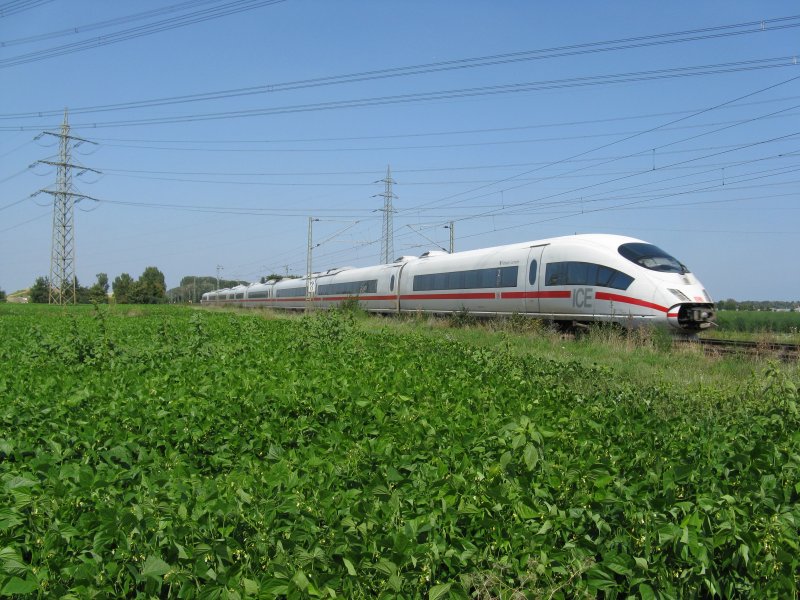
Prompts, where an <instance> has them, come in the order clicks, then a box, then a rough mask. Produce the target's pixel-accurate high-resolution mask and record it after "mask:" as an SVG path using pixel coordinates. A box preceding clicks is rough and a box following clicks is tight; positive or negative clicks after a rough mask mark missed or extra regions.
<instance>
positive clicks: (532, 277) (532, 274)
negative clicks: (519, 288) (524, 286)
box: [528, 260, 539, 285]
mask: <svg viewBox="0 0 800 600" xmlns="http://www.w3.org/2000/svg"><path fill="white" fill-rule="evenodd" d="M538 268H539V264H538V263H537V262H536V261H535V260H532V261H531V268H530V269H529V270H528V283H530V284H531V285H533V284H535V283H536V270H537V269H538Z"/></svg>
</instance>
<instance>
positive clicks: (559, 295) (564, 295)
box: [500, 290, 572, 300]
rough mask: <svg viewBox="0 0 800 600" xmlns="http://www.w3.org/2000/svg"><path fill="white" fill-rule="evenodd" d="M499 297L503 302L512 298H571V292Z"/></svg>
mask: <svg viewBox="0 0 800 600" xmlns="http://www.w3.org/2000/svg"><path fill="white" fill-rule="evenodd" d="M500 297H501V298H503V299H504V300H506V299H512V298H571V297H572V292H571V291H569V290H559V291H556V292H503V293H501V294H500Z"/></svg>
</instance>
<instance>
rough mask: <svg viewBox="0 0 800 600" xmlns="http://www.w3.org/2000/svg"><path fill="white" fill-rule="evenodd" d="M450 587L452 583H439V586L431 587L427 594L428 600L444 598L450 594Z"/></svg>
mask: <svg viewBox="0 0 800 600" xmlns="http://www.w3.org/2000/svg"><path fill="white" fill-rule="evenodd" d="M452 586H453V584H452V583H440V584H439V585H435V586H433V587H432V588H431V589H430V591H429V592H428V600H438V599H439V598H444V596H445V595H446V594H448V593H449V592H450V588H451V587H452Z"/></svg>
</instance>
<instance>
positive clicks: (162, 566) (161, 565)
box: [142, 555, 171, 579]
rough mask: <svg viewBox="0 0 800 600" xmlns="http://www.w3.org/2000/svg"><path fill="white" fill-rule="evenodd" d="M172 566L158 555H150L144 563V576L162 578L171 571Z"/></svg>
mask: <svg viewBox="0 0 800 600" xmlns="http://www.w3.org/2000/svg"><path fill="white" fill-rule="evenodd" d="M170 568H171V567H170V566H169V565H168V564H167V563H166V562H164V561H163V560H162V559H160V558H159V557H157V556H152V555H151V556H148V557H147V559H146V560H145V561H144V565H142V576H144V577H152V578H154V579H160V578H161V577H163V576H164V575H166V574H167V573H169V570H170Z"/></svg>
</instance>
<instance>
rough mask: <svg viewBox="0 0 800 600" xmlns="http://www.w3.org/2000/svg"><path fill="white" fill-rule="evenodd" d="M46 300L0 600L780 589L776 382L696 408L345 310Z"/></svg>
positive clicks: (0, 466)
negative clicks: (277, 312)
mask: <svg viewBox="0 0 800 600" xmlns="http://www.w3.org/2000/svg"><path fill="white" fill-rule="evenodd" d="M48 308H49V307H23V306H16V307H14V306H10V305H3V306H2V307H0V399H2V402H0V595H4V596H14V595H19V596H24V595H26V594H30V596H31V597H35V596H39V597H51V596H52V597H81V598H83V597H92V596H98V597H142V598H149V597H159V596H160V597H182V598H245V597H258V598H273V597H290V598H299V597H344V598H374V597H378V596H381V595H386V596H391V597H397V596H399V597H407V598H416V597H425V598H447V597H456V598H469V597H479V598H489V597H491V598H510V597H527V598H551V597H552V598H563V597H576V596H577V597H581V596H585V597H596V596H604V597H620V598H625V597H628V596H633V597H637V598H645V599H647V598H687V597H697V596H701V597H714V596H721V597H743V596H744V597H796V595H797V587H798V572H799V570H800V558H798V557H800V547H799V546H798V544H800V539H799V536H798V524H800V504H799V503H798V500H799V499H800V483H799V482H800V477H799V474H800V473H799V470H800V428H799V427H798V425H799V424H800V415H799V414H798V392H797V389H796V387H795V385H794V383H793V382H792V381H791V380H790V379H789V378H787V377H786V376H785V374H784V373H782V372H781V370H780V369H779V368H777V367H774V366H770V367H768V368H767V369H766V370H765V371H763V372H761V373H759V375H758V376H757V377H753V378H752V380H750V381H749V382H748V383H747V384H745V385H743V386H742V387H741V389H739V390H737V391H736V392H735V393H731V392H722V391H720V390H717V389H714V388H709V389H702V388H701V389H697V390H695V393H692V394H686V393H685V389H683V388H678V387H675V386H671V385H669V384H664V385H660V386H658V387H656V386H650V387H645V388H639V387H638V386H637V385H636V384H635V383H634V382H626V381H620V380H619V379H618V378H617V377H616V376H615V373H614V372H613V371H612V370H611V369H609V368H604V367H600V366H594V367H585V366H582V365H580V364H579V363H577V362H569V361H566V362H564V361H561V362H557V361H553V360H543V359H535V358H526V357H520V356H514V355H512V354H510V353H508V352H506V351H504V350H502V349H493V350H490V349H486V348H475V347H472V346H469V345H465V344H457V343H455V342H453V341H450V340H448V339H447V338H446V337H445V336H442V337H439V338H431V337H428V336H422V335H419V334H415V333H413V332H412V333H402V334H400V333H396V332H390V331H388V330H383V331H377V332H376V331H372V332H365V330H364V329H363V328H361V327H360V326H359V325H358V323H357V322H355V321H354V320H353V319H352V316H348V315H346V314H342V313H331V314H324V315H318V316H313V317H308V318H303V319H298V320H265V319H261V318H258V317H254V316H249V315H248V316H242V315H230V314H225V313H208V312H201V311H191V310H187V309H175V308H169V307H157V308H150V307H146V308H148V309H145V308H142V309H134V310H133V311H131V312H125V310H121V309H120V310H118V311H117V312H114V311H109V310H108V309H107V308H105V307H103V308H101V309H99V310H98V309H95V311H94V312H91V311H87V310H76V311H73V312H71V313H69V314H66V315H64V314H62V312H61V310H60V309H59V310H48ZM126 310H127V309H126ZM515 593H519V594H522V595H520V596H513V594H515Z"/></svg>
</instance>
